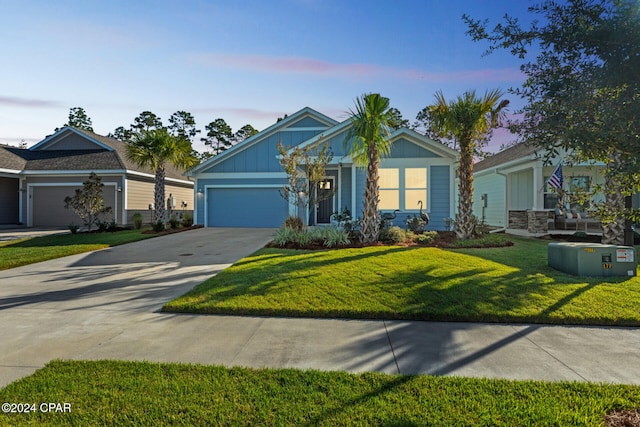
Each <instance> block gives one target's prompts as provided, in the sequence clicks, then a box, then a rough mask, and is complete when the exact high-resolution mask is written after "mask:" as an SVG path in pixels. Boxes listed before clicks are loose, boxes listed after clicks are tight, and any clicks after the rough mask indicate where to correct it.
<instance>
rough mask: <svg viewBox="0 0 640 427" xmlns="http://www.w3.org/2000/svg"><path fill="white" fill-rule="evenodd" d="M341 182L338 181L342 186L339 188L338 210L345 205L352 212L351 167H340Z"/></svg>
mask: <svg viewBox="0 0 640 427" xmlns="http://www.w3.org/2000/svg"><path fill="white" fill-rule="evenodd" d="M341 178H342V182H341V183H340V184H341V186H342V188H341V189H340V196H341V199H340V210H342V209H344V208H345V207H346V208H348V209H349V210H350V211H351V213H353V206H352V203H351V167H344V168H342V175H341Z"/></svg>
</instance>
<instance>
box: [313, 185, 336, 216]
mask: <svg viewBox="0 0 640 427" xmlns="http://www.w3.org/2000/svg"><path fill="white" fill-rule="evenodd" d="M333 193H334V190H333V180H332V179H325V180H323V181H321V182H319V183H318V199H320V203H318V207H317V208H316V223H317V224H329V223H330V222H331V214H332V213H333ZM323 199H324V200H323Z"/></svg>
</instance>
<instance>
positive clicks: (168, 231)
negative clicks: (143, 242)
mask: <svg viewBox="0 0 640 427" xmlns="http://www.w3.org/2000/svg"><path fill="white" fill-rule="evenodd" d="M202 227H204V225H202V224H196V225H192V226H191V227H178V228H167V229H165V230H163V231H154V230H145V231H143V232H142V234H154V235H156V236H166V235H167V234H175V233H182V232H183V231H189V230H195V229H198V228H202Z"/></svg>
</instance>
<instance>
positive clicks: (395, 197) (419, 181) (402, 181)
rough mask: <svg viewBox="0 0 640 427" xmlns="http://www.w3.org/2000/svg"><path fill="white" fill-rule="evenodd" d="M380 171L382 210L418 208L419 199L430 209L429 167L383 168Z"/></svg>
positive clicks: (379, 206) (380, 204) (379, 203)
mask: <svg viewBox="0 0 640 427" xmlns="http://www.w3.org/2000/svg"><path fill="white" fill-rule="evenodd" d="M378 173H379V181H378V186H379V188H380V192H379V195H380V201H379V202H378V208H379V209H380V210H382V211H384V210H394V209H402V210H418V208H419V207H418V201H422V203H423V208H424V209H425V210H427V209H428V206H427V205H428V203H427V168H409V167H407V168H381V169H379V171H378Z"/></svg>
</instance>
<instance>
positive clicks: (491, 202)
mask: <svg viewBox="0 0 640 427" xmlns="http://www.w3.org/2000/svg"><path fill="white" fill-rule="evenodd" d="M473 187H474V191H473V192H474V194H473V214H474V215H475V216H477V217H478V218H480V219H482V217H483V208H482V206H483V203H482V198H481V196H482V195H483V194H486V195H487V207H486V208H484V221H485V223H487V224H489V225H492V226H496V227H505V226H506V218H505V216H506V194H507V191H506V179H505V177H504V176H503V175H498V174H495V173H492V174H488V175H481V176H478V177H475V178H474V180H473Z"/></svg>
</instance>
